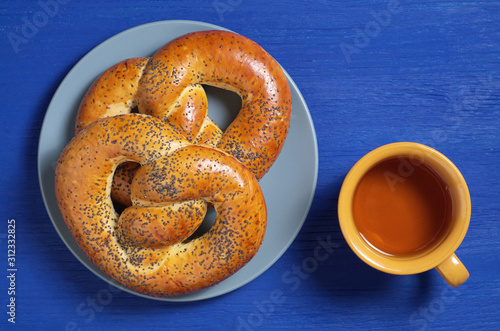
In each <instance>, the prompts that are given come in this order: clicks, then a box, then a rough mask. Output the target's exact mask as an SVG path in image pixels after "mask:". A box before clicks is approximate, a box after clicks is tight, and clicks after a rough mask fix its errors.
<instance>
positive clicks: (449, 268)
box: [338, 142, 471, 287]
mask: <svg viewBox="0 0 500 331" xmlns="http://www.w3.org/2000/svg"><path fill="white" fill-rule="evenodd" d="M470 213H471V203H470V196H469V191H468V188H467V184H466V183H465V180H464V178H463V176H462V175H461V173H460V171H459V170H458V169H457V168H456V167H455V166H454V165H453V163H452V162H451V161H450V160H448V159H447V158H446V157H445V156H444V155H442V154H441V153H439V152H438V151H436V150H434V149H432V148H430V147H428V146H425V145H421V144H417V143H409V142H403V143H394V144H389V145H385V146H382V147H379V148H377V149H375V150H373V151H372V152H370V153H368V154H367V155H365V156H364V157H363V158H361V159H360V160H359V161H358V162H357V163H356V164H355V165H354V167H353V168H352V169H351V170H350V171H349V173H348V174H347V176H346V178H345V180H344V183H343V184H342V188H341V191H340V195H339V205H338V216H339V222H340V226H341V229H342V233H343V235H344V237H345V238H346V241H347V242H348V244H349V245H350V247H351V248H352V249H353V251H354V252H355V253H356V254H357V255H358V256H359V257H360V258H361V259H362V260H363V261H365V262H366V263H368V264H369V265H371V266H372V267H374V268H377V269H379V270H381V271H384V272H388V273H393V274H400V275H404V274H415V273H420V272H424V271H427V270H429V269H432V268H436V270H437V271H438V272H439V273H440V275H441V276H442V277H443V278H444V279H445V280H446V282H447V283H448V284H449V285H451V286H453V287H455V286H459V285H460V284H462V283H463V282H465V281H466V280H467V278H468V277H469V273H468V271H467V269H466V268H465V267H464V265H463V264H462V263H461V262H460V260H459V259H458V258H457V256H456V255H455V250H456V249H457V248H458V246H459V245H460V243H461V242H462V240H463V238H464V236H465V233H466V232H467V228H468V226H469V220H470Z"/></svg>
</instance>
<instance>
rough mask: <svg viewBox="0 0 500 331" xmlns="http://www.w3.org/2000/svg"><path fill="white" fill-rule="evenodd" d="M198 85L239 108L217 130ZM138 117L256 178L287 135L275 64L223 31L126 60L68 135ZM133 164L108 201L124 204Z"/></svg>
mask: <svg viewBox="0 0 500 331" xmlns="http://www.w3.org/2000/svg"><path fill="white" fill-rule="evenodd" d="M201 84H206V85H213V86H216V87H219V88H223V89H228V90H231V91H234V92H236V93H237V94H239V95H240V97H241V99H242V108H241V110H240V112H239V113H238V116H237V117H236V119H235V120H234V121H233V122H232V124H231V125H230V126H229V127H228V128H227V129H226V131H225V132H224V134H222V131H221V130H220V129H219V128H218V127H217V126H216V125H215V124H214V123H213V122H212V121H211V120H210V119H209V118H208V115H207V114H208V111H207V101H206V94H205V92H204V90H203V88H202V86H201ZM135 105H137V108H138V112H140V113H145V114H149V115H153V116H156V117H159V118H161V119H163V120H165V121H166V122H168V123H169V124H171V125H173V126H174V127H175V128H176V129H177V130H179V131H180V132H181V133H182V134H183V135H184V136H185V137H186V138H187V140H189V141H191V142H193V143H196V144H208V145H212V146H217V147H218V148H220V149H222V150H224V151H226V152H227V153H229V154H231V155H233V156H234V157H236V158H237V159H238V160H240V161H241V162H242V163H243V164H244V165H245V166H247V167H248V168H249V169H250V170H251V171H252V172H253V173H254V175H255V176H256V177H257V178H258V179H260V178H262V177H263V176H264V174H265V173H266V172H267V171H268V170H269V168H270V167H271V165H272V164H273V163H274V161H275V160H276V158H277V157H278V155H279V153H280V151H281V149H282V148H283V143H284V141H285V138H286V136H287V134H288V128H289V125H290V117H291V110H292V104H291V94H290V88H289V85H288V82H287V79H286V76H285V74H284V72H283V71H282V69H281V67H280V66H279V64H278V63H277V62H276V61H275V60H274V59H273V58H272V57H271V56H270V55H269V54H268V53H267V52H266V51H265V50H264V49H262V48H261V47H260V46H259V45H257V44H256V43H255V42H253V41H251V40H249V39H248V38H246V37H243V36H241V35H238V34H236V33H233V32H227V31H218V30H217V31H201V32H194V33H190V34H186V35H184V36H181V37H179V38H177V39H175V40H173V41H171V42H169V43H168V44H166V45H165V46H164V47H163V48H161V49H160V50H159V51H158V52H156V53H155V54H154V55H153V57H152V58H136V59H129V60H125V61H122V62H120V63H118V64H117V65H115V66H113V67H111V68H110V69H108V70H107V71H106V72H105V73H103V75H101V77H99V78H98V80H97V81H96V82H95V83H94V84H93V85H92V86H91V88H90V89H89V91H88V92H87V94H86V95H85V97H84V99H83V100H82V103H81V104H80V107H79V110H78V115H77V120H76V132H79V130H81V129H83V128H84V127H85V126H86V125H88V124H90V123H92V122H94V121H95V120H97V119H99V118H102V117H106V116H113V115H116V114H121V113H129V112H131V111H132V109H133V108H134V106H135ZM135 168H136V165H133V164H128V165H127V166H123V167H121V168H120V169H119V170H117V174H116V176H115V181H116V183H115V185H114V186H113V191H112V193H113V197H114V199H115V200H117V201H119V202H120V203H122V204H124V205H130V198H129V196H130V193H129V191H130V183H131V181H132V177H131V176H132V174H133V173H134V171H135Z"/></svg>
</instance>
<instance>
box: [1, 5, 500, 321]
mask: <svg viewBox="0 0 500 331" xmlns="http://www.w3.org/2000/svg"><path fill="white" fill-rule="evenodd" d="M56 3H57V5H55V4H56ZM44 12H45V13H46V14H45V16H44V15H43V14H40V13H44ZM387 13H389V14H387ZM44 17H45V18H46V19H45V20H44ZM171 19H188V20H198V21H204V22H208V23H213V24H217V25H221V26H224V27H226V28H228V29H231V30H233V31H236V32H238V33H241V34H243V35H245V36H247V37H249V38H251V39H253V40H254V41H256V42H257V43H259V44H260V45H261V46H262V47H263V48H264V49H266V50H267V51H268V52H269V53H270V54H271V55H273V56H274V57H275V58H276V60H277V61H278V62H279V63H280V64H281V65H282V66H283V67H284V68H285V69H286V71H287V72H288V73H289V74H290V76H291V77H292V78H293V80H294V81H295V83H296V84H297V86H298V87H299V89H300V90H301V92H302V94H303V96H304V98H305V100H306V102H307V104H308V106H309V108H310V111H311V115H312V118H313V120H314V124H315V128H316V134H317V139H318V148H319V156H320V163H319V177H318V186H317V190H316V195H315V198H314V201H313V204H312V208H311V210H310V213H309V215H308V218H307V220H306V222H305V225H304V227H303V228H302V230H301V232H300V233H299V235H298V237H297V239H296V240H295V241H294V243H293V244H292V245H291V247H290V248H289V249H288V251H287V252H286V253H285V254H284V255H283V256H282V257H281V258H280V259H279V260H278V261H277V262H276V263H275V264H274V265H273V266H272V267H271V268H270V269H269V270H268V271H266V272H265V273H264V274H263V275H261V276H260V277H258V278H257V279H255V280H254V281H252V282H251V283H249V284H247V285H246V286H244V287H242V288H240V289H238V290H236V291H234V292H231V293H229V294H227V295H224V296H222V297H219V298H214V299H211V300H207V301H201V302H194V303H181V304H179V303H163V302H157V301H152V300H146V299H142V298H138V297H135V296H132V295H130V294H127V293H123V292H120V291H117V290H115V289H113V288H111V287H109V286H108V284H106V283H105V282H103V281H102V280H100V279H99V278H97V277H96V276H94V275H93V274H92V273H91V272H89V271H88V270H87V269H86V268H85V267H84V266H83V265H82V264H81V263H80V262H78V261H77V260H76V259H75V258H74V257H73V255H72V254H71V253H70V252H69V251H68V250H67V248H66V246H65V245H64V244H63V242H62V241H61V240H60V238H59V237H58V235H57V233H56V231H55V230H54V228H53V227H52V224H51V222H50V220H49V217H48V215H47V212H46V210H45V208H44V204H43V201H42V198H41V194H40V189H39V186H38V178H37V177H38V176H37V165H36V156H37V145H38V138H39V134H40V128H41V125H42V121H43V117H44V115H45V111H46V109H47V106H48V104H49V102H50V99H51V98H52V95H53V94H54V92H55V90H56V88H57V86H58V85H59V84H60V83H61V81H62V79H63V78H64V76H65V75H66V74H67V73H68V72H69V70H70V69H71V68H72V67H73V66H74V65H75V63H76V62H77V61H78V60H79V59H81V58H82V57H83V56H84V55H85V54H86V53H87V52H89V51H90V50H91V49H92V48H94V47H95V46H97V45H98V44H99V43H101V42H102V41H104V40H106V39H107V38H109V37H111V36H113V35H115V34H117V33H119V32H121V31H123V30H126V29H128V28H131V27H133V26H137V25H140V24H144V23H149V22H153V21H159V20H171ZM34 20H37V21H36V22H38V25H39V27H37V28H36V31H35V30H32V31H28V30H27V28H26V27H25V25H26V24H27V23H26V22H31V23H32V22H34ZM499 22H500V4H499V3H498V2H497V1H478V2H474V1H444V0H440V1H437V0H428V1H413V0H411V1H410V0H409V1H406V0H400V1H399V2H395V1H367V0H363V1H350V2H345V1H327V0H317V1H281V0H279V1H263V0H257V1H248V0H246V1H245V0H210V1H201V0H196V1H152V0H148V1H130V0H125V1H115V0H113V1H82V0H74V1H68V0H66V1H62V0H59V2H56V0H40V1H38V0H30V1H22V2H21V1H8V0H4V1H2V2H1V4H0V73H1V77H2V79H1V80H0V82H1V83H0V87H1V89H0V91H1V92H0V93H1V95H2V100H3V104H2V105H3V111H2V112H0V123H1V124H0V134H1V136H2V142H3V147H2V152H3V156H2V158H1V169H2V172H3V176H1V177H0V201H1V202H0V206H1V209H0V210H1V217H2V218H3V220H4V221H3V223H2V224H3V225H1V226H0V258H2V259H4V262H2V264H1V265H2V266H3V267H2V269H0V279H1V281H0V293H2V294H1V295H0V302H1V303H2V304H3V307H4V308H3V309H4V310H6V306H5V305H7V304H8V300H9V296H8V295H7V289H8V287H9V283H8V279H7V278H6V276H7V271H6V269H7V267H6V263H7V261H6V260H7V237H6V234H7V220H8V219H15V220H16V264H17V267H18V272H17V274H16V275H17V279H16V314H17V315H16V324H17V325H18V326H21V327H22V328H23V329H43V328H46V329H52V330H56V329H59V330H60V329H68V330H71V329H82V330H85V329H103V330H104V329H120V330H134V329H135V330H136V329H183V330H188V329H189V330H190V329H210V330H258V329H263V330H269V329H281V330H304V329H305V330H332V329H340V330H356V329H360V330H363V329H397V330H402V329H403V330H406V329H407V330H432V329H458V330H462V329H464V330H470V329H498V328H499V326H500V318H499V317H498V307H500V284H499V283H500V276H499V275H500V258H499V257H498V255H497V254H496V250H497V248H498V247H499V245H500V225H499V222H498V215H500V205H499V203H498V197H499V196H500V185H499V183H500V175H499V172H498V165H499V164H500V137H499V134H498V128H499V126H500V23H499ZM23 29H24V30H23ZM23 33H24V34H23ZM14 35H17V36H19V37H20V38H21V39H17V42H18V44H16V43H15V42H14V43H13V42H12V38H15V37H13V36H14ZM19 40H21V41H19ZM131 47H133V45H131ZM395 141H415V142H420V143H424V144H427V145H430V146H431V147H434V148H436V149H438V150H439V151H441V152H442V153H444V154H445V155H447V156H448V157H449V158H450V159H451V160H452V161H453V162H454V163H455V164H456V165H457V167H458V168H459V169H460V170H461V171H462V173H463V175H464V177H465V179H466V180H467V182H468V184H469V189H470V192H471V198H472V204H473V207H472V220H471V225H470V228H469V231H468V233H467V235H466V237H465V239H464V241H463V243H462V245H461V246H460V248H459V249H458V251H457V255H458V256H459V258H460V259H461V260H462V262H464V264H465V265H466V266H467V268H468V269H469V272H470V274H471V277H470V279H469V280H468V281H467V283H466V284H465V285H463V286H462V287H459V288H457V289H455V290H451V289H449V288H447V287H446V284H445V283H444V281H443V280H442V279H441V278H440V277H439V275H438V274H437V272H435V271H429V272H426V273H423V274H420V275H414V276H393V275H387V274H384V273H381V272H378V271H376V270H374V269H372V268H370V267H368V266H366V265H365V264H364V263H363V262H361V261H360V260H359V259H358V258H357V257H356V256H355V255H354V253H352V251H351V250H350V249H349V247H348V246H347V244H346V242H345V241H344V239H343V237H342V234H341V232H340V228H339V226H338V220H337V214H336V213H337V208H336V204H337V196H338V193H339V190H340V186H341V183H342V180H343V178H344V176H345V175H346V173H347V172H348V171H349V169H350V167H352V165H353V164H354V163H355V162H356V161H357V160H358V159H359V158H360V157H361V156H363V155H364V154H365V153H367V152H369V151H370V150H372V149H374V148H376V147H378V146H380V145H383V144H386V143H390V142H395ZM283 208H286V206H283ZM315 254H316V255H315ZM318 254H320V255H318ZM0 316H2V317H0V328H3V327H4V326H7V325H10V324H11V323H9V322H8V321H7V317H8V315H6V314H5V312H3V313H2V315H0Z"/></svg>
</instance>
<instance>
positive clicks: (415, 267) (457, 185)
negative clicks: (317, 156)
mask: <svg viewBox="0 0 500 331" xmlns="http://www.w3.org/2000/svg"><path fill="white" fill-rule="evenodd" d="M401 157H405V158H409V159H411V160H415V162H418V163H419V164H422V163H424V164H425V165H426V166H428V167H431V168H432V169H433V170H434V171H435V172H436V173H437V174H439V175H440V176H441V178H442V179H443V181H444V183H445V184H446V186H447V189H448V190H449V194H450V196H451V201H452V204H451V205H452V207H451V208H452V210H451V213H450V214H451V216H450V217H451V219H450V221H449V226H448V227H447V230H446V232H445V234H444V235H442V236H441V239H439V240H436V241H435V242H433V244H432V245H430V246H429V247H426V248H425V249H423V250H422V251H419V252H418V253H415V254H413V255H403V256H397V255H390V254H387V253H384V252H382V251H380V250H379V249H377V248H376V247H373V245H372V244H370V243H369V242H367V240H366V239H365V238H364V237H363V235H362V234H361V233H360V231H359V230H358V229H357V227H356V222H355V219H354V212H353V202H354V195H355V193H356V189H357V187H358V184H359V183H360V181H361V179H362V178H363V177H364V176H365V174H366V173H367V172H368V171H369V170H370V169H372V168H373V167H374V166H375V165H377V164H379V163H380V162H382V161H385V160H388V159H392V158H401ZM403 175H404V174H403ZM470 214H471V201H470V195H469V190H468V188H467V184H466V182H465V180H464V178H463V176H462V174H461V173H460V171H459V170H458V169H457V168H456V167H455V165H454V164H453V163H452V162H451V161H450V160H448V159H447V158H446V157H445V156H444V155H443V154H441V153H439V152H438V151H436V150H434V149H432V148H430V147H428V146H425V145H421V144H417V143H410V142H400V143H393V144H388V145H384V146H382V147H379V148H377V149H375V150H373V151H371V152H370V153H368V154H367V155H365V156H364V157H363V158H361V159H360V160H359V161H358V162H357V163H356V164H355V165H354V166H353V167H352V169H351V170H350V171H349V173H348V174H347V176H346V178H345V179H344V182H343V184H342V188H341V190H340V195H339V202H338V216H339V222H340V227H341V230H342V233H343V235H344V237H345V239H346V241H347V243H348V244H349V246H350V247H351V249H352V250H353V251H354V252H355V253H356V255H358V257H359V258H361V260H363V261H364V262H366V263H367V264H368V265H370V266H372V267H374V268H376V269H378V270H381V271H384V272H387V273H391V274H398V275H408V274H416V273H421V272H424V271H427V270H430V269H432V268H436V270H437V271H438V272H439V274H440V275H441V276H442V277H443V278H444V279H445V281H446V282H447V283H448V284H449V285H450V286H452V287H456V286H459V285H461V284H463V283H464V282H465V281H466V280H467V278H468V277H469V272H468V271H467V269H466V268H465V266H464V265H463V264H462V262H460V260H459V259H458V258H457V256H456V255H455V251H456V249H457V248H458V246H459V245H460V243H461V242H462V240H463V238H464V237H465V234H466V232H467V229H468V227H469V221H470Z"/></svg>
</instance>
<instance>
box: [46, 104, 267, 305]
mask: <svg viewBox="0 0 500 331" xmlns="http://www.w3.org/2000/svg"><path fill="white" fill-rule="evenodd" d="M127 161H133V162H137V163H139V164H141V167H140V168H139V170H138V171H137V172H136V174H135V177H134V181H133V183H132V203H133V206H131V207H128V208H126V209H125V210H124V211H123V212H122V213H121V215H118V213H116V211H115V210H114V207H113V202H112V200H111V197H110V191H111V184H112V180H113V173H114V171H115V169H116V167H117V166H118V165H119V164H121V163H123V162H127ZM55 191H56V198H57V202H58V206H59V209H60V211H61V213H62V215H63V218H64V221H65V223H66V224H67V226H68V228H69V230H70V232H71V233H72V235H73V236H74V238H75V239H76V241H77V243H78V245H79V246H80V247H81V249H82V251H83V252H84V253H85V254H86V255H87V256H88V257H89V258H90V260H91V261H92V262H93V263H94V264H95V265H96V266H97V267H99V268H100V269H101V270H102V271H104V272H105V273H106V274H108V275H109V276H110V277H112V278H113V279H115V280H116V281H118V282H119V283H121V284H123V285H124V286H126V287H128V288H130V289H132V290H134V291H137V292H139V293H143V294H146V295H150V296H158V297H162V296H174V295H179V294H185V293H189V292H193V291H197V290H200V289H203V288H206V287H208V286H211V285H214V284H216V283H218V282H220V281H221V280H223V279H225V278H227V277H229V276H230V275H232V274H233V273H235V272H236V271H237V270H239V269H240V268H241V267H243V266H244V265H245V264H246V263H247V262H248V261H249V260H250V259H252V257H253V256H254V255H255V254H256V252H257V251H258V249H259V247H260V245H261V243H262V241H263V238H264V233H265V229H266V218H267V214H266V205H265V201H264V197H263V194H262V191H261V189H260V186H259V183H258V181H257V179H256V178H255V176H254V175H253V174H252V173H251V172H250V171H249V170H248V169H247V168H246V167H245V166H244V165H242V164H241V163H240V162H239V161H237V160H236V159H235V158H234V157H232V156H230V155H228V154H226V153H225V152H223V151H221V150H218V149H214V148H210V147H204V146H199V145H192V144H191V143H189V142H188V141H187V140H185V138H184V137H183V136H182V135H181V134H179V133H178V132H177V131H175V130H173V129H172V128H171V127H170V126H169V125H167V124H165V123H164V122H163V121H161V120H159V119H157V118H154V117H152V116H147V115H141V114H127V115H117V116H113V117H107V118H103V119H100V120H98V121H96V122H94V123H92V124H90V125H89V126H88V127H87V128H86V129H84V130H82V131H81V132H80V133H79V134H78V135H76V136H75V137H74V138H73V139H72V140H71V142H70V143H69V144H68V145H67V146H66V147H65V149H64V150H63V152H62V153H61V156H60V158H59V160H58V163H57V168H56V177H55ZM208 202H209V203H212V204H213V205H214V208H215V210H216V212H217V218H216V221H215V224H214V225H213V226H212V227H211V228H210V230H209V231H208V232H207V233H205V234H203V235H202V236H201V237H198V238H195V239H190V240H186V238H188V237H189V236H190V235H191V234H192V233H193V231H194V230H195V229H196V228H197V227H198V225H199V223H201V221H202V220H203V217H204V214H205V210H206V204H207V203H208Z"/></svg>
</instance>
